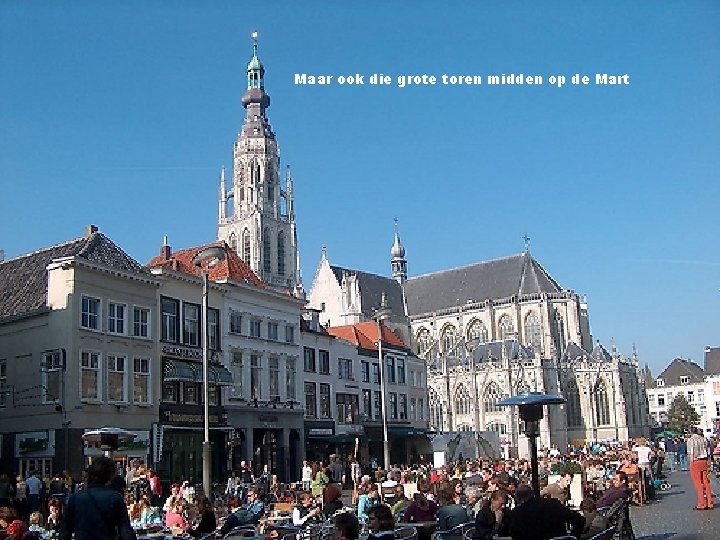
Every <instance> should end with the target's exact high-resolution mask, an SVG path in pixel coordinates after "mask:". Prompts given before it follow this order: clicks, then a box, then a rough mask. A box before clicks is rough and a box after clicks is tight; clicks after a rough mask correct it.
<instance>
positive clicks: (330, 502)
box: [322, 484, 344, 518]
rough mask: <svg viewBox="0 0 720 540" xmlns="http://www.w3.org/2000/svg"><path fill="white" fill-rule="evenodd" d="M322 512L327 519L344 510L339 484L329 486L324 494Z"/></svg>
mask: <svg viewBox="0 0 720 540" xmlns="http://www.w3.org/2000/svg"><path fill="white" fill-rule="evenodd" d="M322 498H323V505H322V511H323V514H324V515H325V517H326V518H330V517H332V516H334V515H335V512H337V511H339V510H342V509H343V506H344V505H343V502H342V489H341V488H340V485H339V484H328V485H327V486H325V489H324V490H323V494H322Z"/></svg>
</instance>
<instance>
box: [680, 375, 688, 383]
mask: <svg viewBox="0 0 720 540" xmlns="http://www.w3.org/2000/svg"><path fill="white" fill-rule="evenodd" d="M689 382H690V377H689V376H687V375H681V376H680V384H687V383H689Z"/></svg>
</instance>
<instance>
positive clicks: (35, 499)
mask: <svg viewBox="0 0 720 540" xmlns="http://www.w3.org/2000/svg"><path fill="white" fill-rule="evenodd" d="M42 485H43V484H42V482H41V481H40V479H39V478H38V477H37V476H35V471H30V476H28V477H27V479H26V480H25V490H26V493H27V502H28V512H29V513H30V514H32V513H33V512H37V511H38V510H40V491H42Z"/></svg>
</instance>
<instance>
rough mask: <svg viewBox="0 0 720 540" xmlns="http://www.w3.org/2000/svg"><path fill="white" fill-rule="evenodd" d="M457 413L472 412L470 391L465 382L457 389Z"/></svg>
mask: <svg viewBox="0 0 720 540" xmlns="http://www.w3.org/2000/svg"><path fill="white" fill-rule="evenodd" d="M455 413H456V414H470V393H469V392H468V391H467V388H465V385H464V384H461V385H460V386H458V388H457V390H456V391H455Z"/></svg>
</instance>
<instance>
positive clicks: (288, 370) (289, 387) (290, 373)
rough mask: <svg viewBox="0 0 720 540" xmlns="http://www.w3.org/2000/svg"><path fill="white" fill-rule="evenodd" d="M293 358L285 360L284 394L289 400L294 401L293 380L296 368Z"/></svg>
mask: <svg viewBox="0 0 720 540" xmlns="http://www.w3.org/2000/svg"><path fill="white" fill-rule="evenodd" d="M295 360H296V359H295V358H294V357H291V358H287V359H286V360H285V375H286V377H285V383H286V388H285V394H286V396H287V398H288V399H289V400H295V398H296V397H297V396H296V393H295V380H296V375H297V366H296V365H295Z"/></svg>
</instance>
